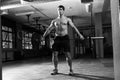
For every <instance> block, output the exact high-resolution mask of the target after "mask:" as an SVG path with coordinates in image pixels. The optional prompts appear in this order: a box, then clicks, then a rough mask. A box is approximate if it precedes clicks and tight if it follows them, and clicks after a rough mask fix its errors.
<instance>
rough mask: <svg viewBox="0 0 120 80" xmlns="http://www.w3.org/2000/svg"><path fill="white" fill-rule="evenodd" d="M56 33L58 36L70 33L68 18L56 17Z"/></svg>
mask: <svg viewBox="0 0 120 80" xmlns="http://www.w3.org/2000/svg"><path fill="white" fill-rule="evenodd" d="M54 25H55V34H56V36H65V35H68V18H67V17H63V18H56V19H55V20H54Z"/></svg>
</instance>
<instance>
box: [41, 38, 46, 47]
mask: <svg viewBox="0 0 120 80" xmlns="http://www.w3.org/2000/svg"><path fill="white" fill-rule="evenodd" d="M41 44H42V45H45V38H44V37H42V38H41Z"/></svg>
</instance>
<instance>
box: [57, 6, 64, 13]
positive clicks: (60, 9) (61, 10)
mask: <svg viewBox="0 0 120 80" xmlns="http://www.w3.org/2000/svg"><path fill="white" fill-rule="evenodd" d="M64 11H65V7H64V6H63V5H59V6H58V14H59V15H63V14H64Z"/></svg>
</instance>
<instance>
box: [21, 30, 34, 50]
mask: <svg viewBox="0 0 120 80" xmlns="http://www.w3.org/2000/svg"><path fill="white" fill-rule="evenodd" d="M22 33H23V39H22V48H23V49H32V44H31V37H32V33H29V32H25V31H23V32H22Z"/></svg>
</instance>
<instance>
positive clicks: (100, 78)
mask: <svg viewBox="0 0 120 80" xmlns="http://www.w3.org/2000/svg"><path fill="white" fill-rule="evenodd" d="M58 75H64V76H70V75H69V74H64V73H59V74H58ZM72 77H77V78H83V79H86V80H114V78H109V77H104V76H94V75H85V74H79V73H74V74H73V75H72Z"/></svg>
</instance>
